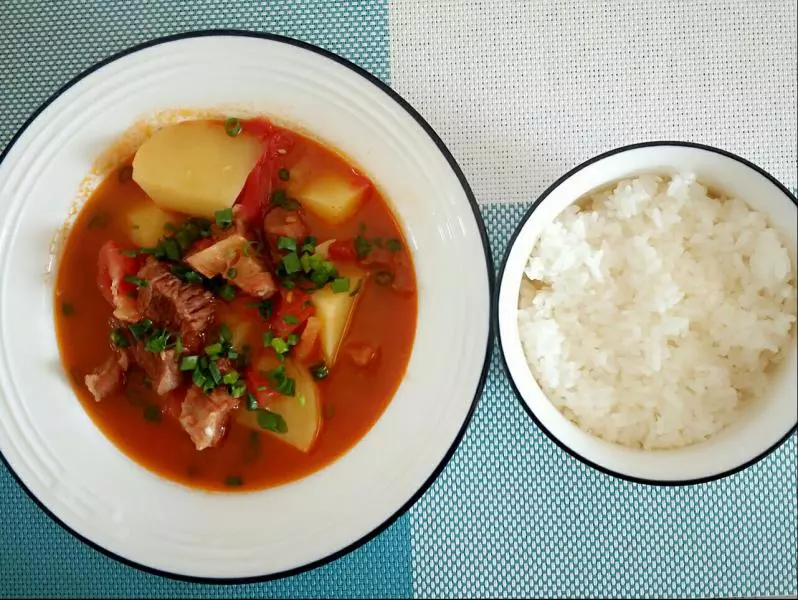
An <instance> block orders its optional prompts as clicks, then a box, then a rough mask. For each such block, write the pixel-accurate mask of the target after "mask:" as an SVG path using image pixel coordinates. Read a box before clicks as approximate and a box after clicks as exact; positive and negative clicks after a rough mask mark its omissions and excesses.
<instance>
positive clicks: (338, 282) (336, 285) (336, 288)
mask: <svg viewBox="0 0 798 600" xmlns="http://www.w3.org/2000/svg"><path fill="white" fill-rule="evenodd" d="M330 287H331V288H332V291H333V292H334V293H336V294H343V293H344V292H348V291H349V277H339V278H338V279H333V281H332V283H331V284H330Z"/></svg>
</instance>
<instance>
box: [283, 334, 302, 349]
mask: <svg viewBox="0 0 798 600" xmlns="http://www.w3.org/2000/svg"><path fill="white" fill-rule="evenodd" d="M285 341H286V343H287V344H288V345H289V346H296V345H297V344H298V343H299V336H298V335H297V334H295V333H289V334H288V335H287V336H286V338H285Z"/></svg>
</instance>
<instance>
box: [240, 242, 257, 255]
mask: <svg viewBox="0 0 798 600" xmlns="http://www.w3.org/2000/svg"><path fill="white" fill-rule="evenodd" d="M243 251H244V256H252V253H253V252H257V243H256V242H252V241H250V240H247V241H246V243H245V244H244V250H243Z"/></svg>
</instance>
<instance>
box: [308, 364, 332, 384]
mask: <svg viewBox="0 0 798 600" xmlns="http://www.w3.org/2000/svg"><path fill="white" fill-rule="evenodd" d="M310 374H311V375H313V379H315V380H316V381H320V380H322V379H324V378H325V377H327V375H329V374H330V370H329V368H328V367H327V365H326V364H325V363H323V362H320V363H318V364H316V365H313V366H312V367H310Z"/></svg>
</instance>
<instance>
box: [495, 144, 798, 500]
mask: <svg viewBox="0 0 798 600" xmlns="http://www.w3.org/2000/svg"><path fill="white" fill-rule="evenodd" d="M652 146H682V147H685V148H697V149H699V150H706V151H709V152H714V153H715V154H720V155H722V156H725V157H727V158H731V159H733V160H735V161H737V162H739V163H741V164H743V165H745V166H746V167H749V168H751V169H753V170H754V171H756V172H757V173H759V174H760V175H762V176H763V177H765V178H766V179H767V180H768V181H770V182H771V183H772V184H773V185H775V186H776V187H777V188H778V189H779V190H780V191H781V192H783V193H784V195H785V196H787V198H789V199H790V200H791V201H792V202H793V204H795V205H796V206H798V198H796V197H795V195H793V194H792V193H791V192H790V190H788V189H787V188H786V187H785V186H784V185H783V184H782V183H781V182H779V181H778V180H777V179H776V178H775V177H773V175H771V174H770V173H768V172H767V171H765V170H764V169H762V168H761V167H759V166H757V165H755V164H754V163H752V162H751V161H749V160H746V159H744V158H742V157H741V156H738V155H736V154H734V153H732V152H728V151H727V150H721V149H720V148H714V147H712V146H707V145H705V144H698V143H695V142H677V141H650V142H640V143H637V144H630V145H628V146H621V147H620V148H615V149H614V150H609V151H608V152H604V153H602V154H599V155H598V156H594V157H593V158H590V159H588V160H586V161H585V162H583V163H581V164H579V165H577V166H576V167H574V168H573V169H571V170H570V171H568V172H567V173H565V175H563V176H561V177H560V178H559V179H557V181H555V182H554V183H552V184H551V185H550V186H549V187H548V188H546V190H545V191H544V192H543V193H542V194H541V195H540V196H538V198H537V200H535V201H534V202H533V203H532V205H531V206H530V207H529V208H528V209H527V211H526V212H525V213H524V216H523V217H521V221H520V222H519V223H518V225H517V226H516V228H515V231H514V232H513V235H512V236H511V237H510V240H509V241H508V242H507V247H506V249H505V253H504V257H502V263H501V266H500V267H499V275H498V278H497V281H496V285H495V287H494V291H493V300H492V302H491V311H492V313H493V314H492V315H491V328H492V329H493V330H495V331H496V332H497V334H496V341H497V343H498V346H499V355H500V356H501V359H502V365H503V366H504V372H505V375H506V376H507V380H508V381H509V382H510V387H511V388H512V390H513V393H514V394H515V397H516V399H517V400H518V403H519V404H520V405H521V408H523V409H524V412H525V413H526V414H527V415H529V418H531V419H532V420H533V421H534V422H535V425H537V426H538V428H539V429H540V430H541V431H542V432H543V433H544V434H546V437H548V438H549V439H550V440H551V441H552V442H554V443H555V444H556V445H557V446H559V447H560V448H561V449H562V450H564V451H565V452H566V453H567V454H569V455H571V456H572V457H573V458H575V459H577V460H578V461H580V462H582V463H583V464H585V465H587V466H588V467H592V468H593V469H596V470H597V471H599V472H601V473H604V474H605V475H610V476H612V477H617V478H618V479H622V480H624V481H629V482H632V483H639V484H644V485H652V486H660V487H676V486H685V485H697V484H701V483H708V482H710V481H717V480H718V479H723V478H724V477H728V476H730V475H734V474H735V473H739V472H740V471H743V470H745V469H747V468H748V467H750V466H752V465H754V464H756V463H758V462H759V461H760V460H762V459H763V458H765V457H766V456H767V455H768V454H770V453H771V452H773V451H774V450H776V448H778V447H779V446H781V445H782V444H783V443H784V442H785V441H787V439H789V437H790V436H791V435H793V434H794V433H795V432H796V430H797V429H798V424H795V425H793V426H792V427H791V428H790V429H789V430H788V431H787V433H785V434H784V435H783V436H782V437H781V438H780V439H779V440H777V441H776V442H775V443H774V444H773V445H772V446H770V447H769V448H767V449H766V450H765V451H763V452H761V453H760V454H759V455H757V456H755V457H754V458H752V459H751V460H748V461H746V462H744V463H742V464H741V465H739V466H737V467H735V468H733V469H728V470H726V471H721V472H720V473H716V474H714V475H710V476H708V477H700V478H697V479H686V480H674V481H660V480H657V479H643V478H640V477H632V476H630V475H625V474H623V473H619V472H617V471H613V470H612V469H608V468H606V467H602V466H601V465H598V464H596V463H595V462H593V461H591V460H589V459H588V458H586V457H584V456H582V455H581V454H579V453H578V452H576V451H575V450H573V449H571V448H570V447H568V446H567V445H566V444H565V443H563V442H562V441H561V440H560V439H558V438H557V436H555V435H554V434H553V433H552V432H551V431H549V430H548V429H547V428H546V427H545V426H544V425H543V423H542V422H541V421H540V419H538V418H537V417H536V416H535V415H534V413H533V412H532V409H531V408H529V406H528V405H527V403H526V402H524V400H523V398H522V397H521V393H520V391H519V390H518V386H517V385H516V382H515V380H514V379H513V376H512V374H511V373H510V368H509V366H508V365H507V358H506V355H505V353H504V347H503V346H502V339H501V333H500V331H501V330H500V329H499V294H500V292H501V287H502V281H503V280H504V270H505V268H506V266H507V259H508V257H509V255H510V251H511V250H512V248H513V245H514V244H515V241H516V239H517V238H518V235H519V234H520V233H521V230H522V229H523V228H524V225H526V222H527V221H528V220H529V218H530V217H531V216H532V213H534V212H535V209H537V207H538V206H540V204H541V203H542V202H543V201H544V200H545V199H546V198H547V197H548V196H549V195H550V194H551V193H552V192H553V191H554V190H555V189H556V188H558V187H559V186H560V185H561V184H562V183H563V182H564V181H565V180H566V179H568V178H570V177H571V176H573V175H574V174H576V173H578V172H579V171H581V170H582V169H584V168H585V167H588V166H590V165H592V164H593V163H595V162H597V161H599V160H602V159H605V158H607V157H610V156H613V155H615V154H619V153H621V152H626V151H627V150H635V149H637V148H649V147H652Z"/></svg>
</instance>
